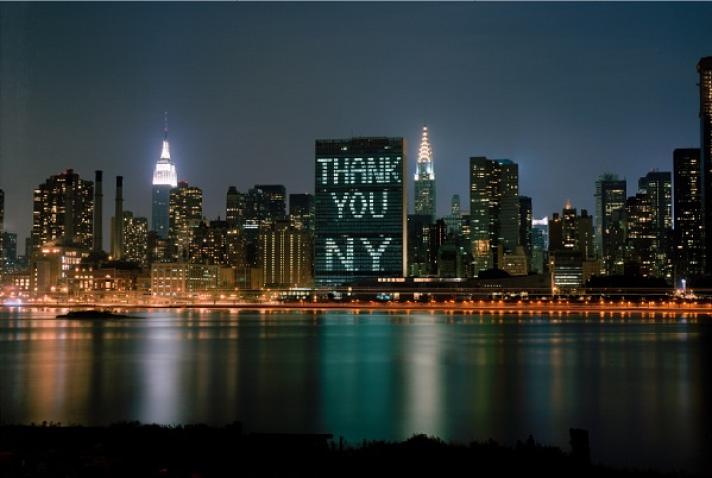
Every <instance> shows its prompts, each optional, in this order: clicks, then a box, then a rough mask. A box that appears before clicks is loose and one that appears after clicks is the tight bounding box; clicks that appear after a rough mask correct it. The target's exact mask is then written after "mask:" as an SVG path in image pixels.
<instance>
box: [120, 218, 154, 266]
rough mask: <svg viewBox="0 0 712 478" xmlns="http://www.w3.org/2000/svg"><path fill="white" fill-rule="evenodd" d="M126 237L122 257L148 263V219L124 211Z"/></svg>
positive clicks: (143, 263) (126, 259) (141, 263)
mask: <svg viewBox="0 0 712 478" xmlns="http://www.w3.org/2000/svg"><path fill="white" fill-rule="evenodd" d="M122 213H123V221H124V230H123V233H124V238H123V243H122V247H123V252H122V255H121V257H122V259H123V260H125V261H130V262H135V263H137V264H140V265H141V266H145V265H147V264H148V219H146V218H145V217H137V216H134V215H133V213H132V212H131V211H123V212H122Z"/></svg>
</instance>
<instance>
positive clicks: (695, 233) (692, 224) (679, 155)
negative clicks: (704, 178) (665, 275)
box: [673, 148, 705, 286]
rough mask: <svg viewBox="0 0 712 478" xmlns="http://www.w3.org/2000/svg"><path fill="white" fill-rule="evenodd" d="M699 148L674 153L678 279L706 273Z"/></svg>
mask: <svg viewBox="0 0 712 478" xmlns="http://www.w3.org/2000/svg"><path fill="white" fill-rule="evenodd" d="M701 172H702V170H701V168H700V150H699V148H686V149H676V150H675V151H674V152H673V176H674V180H675V199H674V201H675V233H674V237H675V246H674V254H673V256H674V262H675V277H676V284H675V285H676V286H679V285H680V284H679V282H678V281H677V279H689V278H690V277H693V276H699V275H702V274H704V272H705V265H704V258H705V244H704V234H703V233H704V216H703V214H702V198H701V193H702V191H701V187H700V174H701Z"/></svg>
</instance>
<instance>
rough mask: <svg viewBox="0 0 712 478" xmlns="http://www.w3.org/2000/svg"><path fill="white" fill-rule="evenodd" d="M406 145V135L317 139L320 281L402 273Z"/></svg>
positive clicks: (350, 280) (317, 259)
mask: <svg viewBox="0 0 712 478" xmlns="http://www.w3.org/2000/svg"><path fill="white" fill-rule="evenodd" d="M404 151H405V143H404V141H403V138H381V137H373V138H351V139H331V140H317V141H316V178H315V179H316V187H315V192H316V194H315V198H314V200H315V204H314V206H315V213H316V224H315V231H314V273H315V279H316V282H317V283H319V284H334V285H337V284H351V283H355V282H359V281H362V280H369V279H370V280H374V279H377V278H388V277H404V275H405V267H406V258H405V254H406V251H407V247H406V236H405V231H406V213H407V209H406V198H407V196H406V190H405V188H404V182H405V177H406V175H405V170H406V166H405V165H406V160H405V154H404Z"/></svg>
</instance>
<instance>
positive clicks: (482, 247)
mask: <svg viewBox="0 0 712 478" xmlns="http://www.w3.org/2000/svg"><path fill="white" fill-rule="evenodd" d="M518 242H519V166H518V165H517V164H516V163H514V162H512V161H510V160H507V159H497V160H494V159H487V158H485V157H483V156H479V157H472V158H470V243H471V245H470V247H471V250H470V252H471V253H472V257H473V273H474V274H475V275H477V273H478V272H480V271H483V270H487V269H492V268H496V267H497V257H498V254H497V249H498V247H499V246H502V248H503V252H513V251H514V250H515V248H516V247H517V245H518Z"/></svg>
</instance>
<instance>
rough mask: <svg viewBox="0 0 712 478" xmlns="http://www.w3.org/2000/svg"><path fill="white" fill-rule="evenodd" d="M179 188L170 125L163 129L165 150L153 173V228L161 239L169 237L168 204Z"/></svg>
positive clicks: (162, 151) (163, 149)
mask: <svg viewBox="0 0 712 478" xmlns="http://www.w3.org/2000/svg"><path fill="white" fill-rule="evenodd" d="M176 186H178V174H177V173H176V166H175V164H173V161H171V151H170V145H169V143H168V124H167V123H166V125H165V126H164V128H163V148H162V149H161V157H160V158H159V159H158V162H157V163H156V169H155V170H154V171H153V199H152V212H151V228H152V230H154V231H156V233H158V236H159V237H161V238H164V239H165V238H167V237H168V228H169V219H168V202H169V200H170V194H171V189H173V188H175V187H176Z"/></svg>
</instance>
